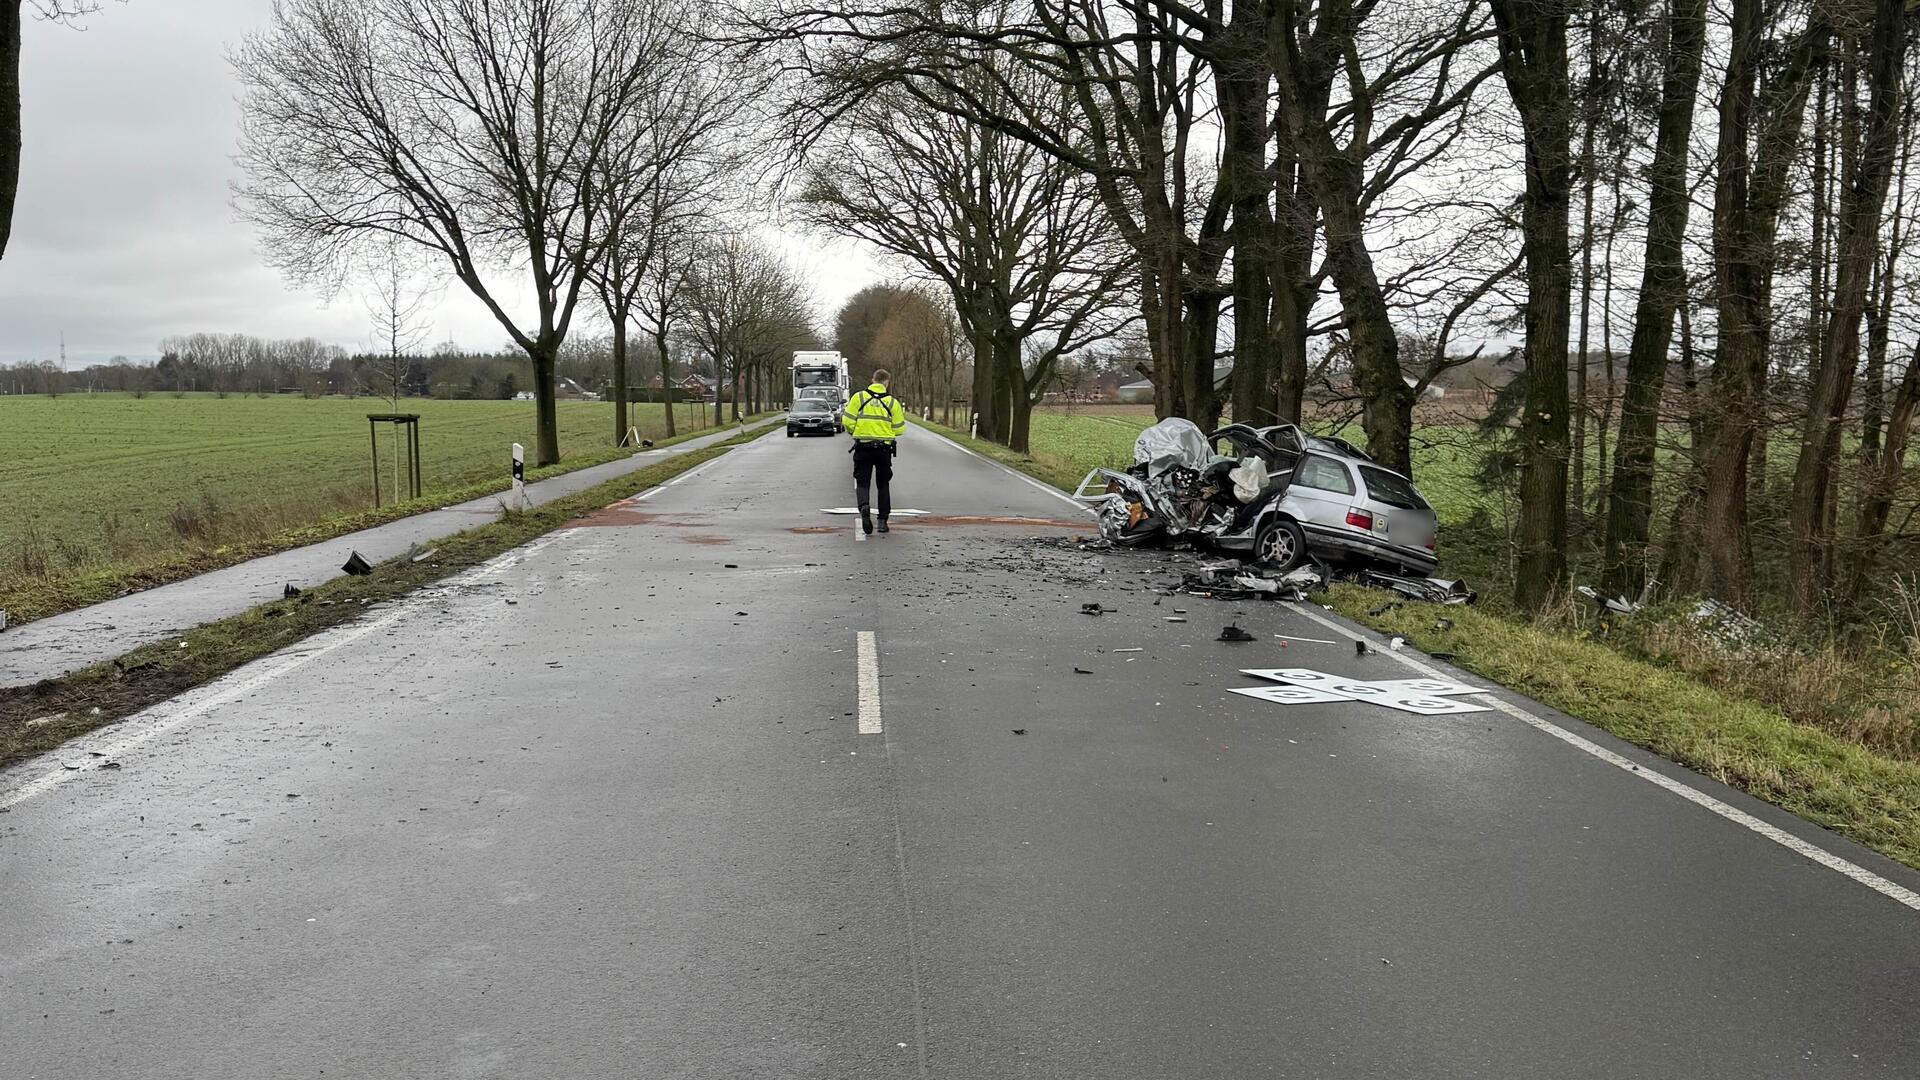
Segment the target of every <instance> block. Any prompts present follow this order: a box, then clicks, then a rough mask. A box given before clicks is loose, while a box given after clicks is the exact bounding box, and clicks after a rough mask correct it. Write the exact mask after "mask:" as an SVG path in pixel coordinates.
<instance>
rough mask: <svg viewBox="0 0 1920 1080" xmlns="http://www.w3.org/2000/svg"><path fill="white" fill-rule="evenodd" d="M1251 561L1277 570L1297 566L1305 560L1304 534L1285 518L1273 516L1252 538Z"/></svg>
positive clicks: (1298, 527) (1305, 542) (1305, 544)
mask: <svg viewBox="0 0 1920 1080" xmlns="http://www.w3.org/2000/svg"><path fill="white" fill-rule="evenodd" d="M1253 561H1254V562H1257V563H1264V564H1266V565H1268V566H1271V567H1273V568H1275V569H1277V570H1291V569H1293V568H1294V567H1296V566H1299V565H1300V564H1301V563H1303V562H1306V561H1307V537H1306V534H1305V533H1303V532H1301V531H1300V526H1298V525H1296V524H1294V523H1293V522H1291V521H1288V520H1287V519H1285V518H1273V519H1272V520H1270V521H1268V522H1267V523H1266V524H1265V525H1262V526H1260V532H1259V534H1258V535H1256V536H1255V537H1254V539H1253Z"/></svg>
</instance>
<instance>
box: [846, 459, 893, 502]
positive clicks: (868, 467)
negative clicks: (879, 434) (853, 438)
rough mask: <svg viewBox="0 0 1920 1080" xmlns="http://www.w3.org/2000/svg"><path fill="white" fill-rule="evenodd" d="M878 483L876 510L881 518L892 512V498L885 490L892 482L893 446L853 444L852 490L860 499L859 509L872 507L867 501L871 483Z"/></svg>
mask: <svg viewBox="0 0 1920 1080" xmlns="http://www.w3.org/2000/svg"><path fill="white" fill-rule="evenodd" d="M876 480H877V481H879V485H880V503H879V506H878V509H879V511H880V516H881V518H883V519H884V518H885V517H886V516H887V515H888V514H889V513H891V512H892V511H893V496H892V493H891V492H889V491H888V490H887V487H888V485H889V484H891V483H892V482H893V444H892V443H885V442H856V443H854V444H853V490H854V492H855V494H856V495H858V496H859V499H860V509H862V510H865V509H866V508H867V507H869V506H871V505H873V504H872V503H870V502H868V501H867V495H868V493H869V489H870V488H871V486H872V482H873V481H876Z"/></svg>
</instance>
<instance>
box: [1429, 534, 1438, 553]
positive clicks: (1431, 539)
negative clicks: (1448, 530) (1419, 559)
mask: <svg viewBox="0 0 1920 1080" xmlns="http://www.w3.org/2000/svg"><path fill="white" fill-rule="evenodd" d="M1438 539H1439V537H1437V536H1429V537H1427V550H1428V551H1439V550H1440V549H1439V548H1437V547H1435V546H1434V543H1435V541H1437V540H1438Z"/></svg>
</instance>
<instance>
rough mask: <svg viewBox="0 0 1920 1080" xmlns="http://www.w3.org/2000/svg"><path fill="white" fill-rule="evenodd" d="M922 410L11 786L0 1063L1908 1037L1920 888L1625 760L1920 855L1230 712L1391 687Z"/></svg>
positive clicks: (1121, 1072) (686, 1070)
mask: <svg viewBox="0 0 1920 1080" xmlns="http://www.w3.org/2000/svg"><path fill="white" fill-rule="evenodd" d="M909 438H910V442H909V444H908V445H907V446H906V447H905V448H904V449H903V451H902V455H901V459H900V464H899V478H898V481H897V483H896V495H895V503H896V505H897V506H901V507H912V508H918V509H924V510H926V511H928V517H926V518H924V519H922V520H920V521H918V522H913V521H906V520H903V521H900V522H899V523H898V525H897V527H896V529H895V531H894V532H893V533H892V534H891V535H888V536H884V537H881V536H876V537H872V538H865V539H863V538H861V537H860V536H859V535H858V534H857V532H856V524H855V522H854V521H853V520H852V519H850V518H846V517H834V516H829V515H825V514H822V513H820V510H821V509H822V508H827V507H835V506H844V505H846V504H847V503H849V502H850V501H851V494H850V487H851V484H850V479H849V477H848V475H847V473H848V464H847V462H848V458H847V455H846V453H845V443H844V442H843V441H840V440H832V441H829V440H824V439H821V440H812V439H806V440H790V439H785V438H781V437H779V436H778V435H776V436H774V437H771V438H767V439H763V440H761V441H759V442H757V443H754V444H752V445H750V446H748V447H745V448H742V449H740V450H736V451H735V452H733V453H732V454H730V455H728V456H726V457H724V458H722V459H720V460H718V461H716V462H713V463H711V464H709V465H706V466H702V467H701V468H700V469H698V470H695V471H694V472H693V473H691V474H688V475H687V476H685V477H683V478H682V479H681V480H680V481H679V482H676V483H673V484H670V485H668V486H666V487H664V488H662V489H660V490H658V491H655V492H652V493H649V494H648V495H647V496H646V497H645V498H644V499H641V500H638V501H635V502H629V503H625V504H621V505H619V506H617V507H614V508H610V509H609V510H607V511H605V512H602V513H600V514H597V515H594V516H593V517H591V518H589V519H587V520H585V521H583V522H582V523H581V524H580V525H579V526H578V527H575V528H570V529H567V530H564V531H562V532H559V533H556V534H553V535H552V536H550V537H547V538H543V539H542V540H540V541H536V542H535V544H533V545H530V546H529V547H528V548H525V549H521V550H520V551H518V552H515V553H513V554H511V555H509V556H506V557H503V558H502V559H501V560H498V561H496V562H495V563H493V564H490V565H489V566H487V567H484V568H481V569H480V570H477V571H474V572H472V573H469V574H467V575H464V576H463V577H461V578H458V579H455V580H454V581H452V582H450V583H448V584H446V585H445V586H444V587H442V588H439V589H435V590H433V591H430V592H428V593H424V594H421V595H420V596H418V597H416V598H414V599H411V600H409V601H407V602H404V603H401V604H397V605H394V606H392V607H391V608H388V609H385V610H376V611H374V612H371V613H370V614H369V615H368V617H367V618H366V619H365V620H364V621H362V622H360V623H357V624H353V625H350V626H346V627H342V628H339V629H336V630H334V631H330V632H329V633H327V634H324V635H321V636H319V637H316V638H314V639H312V640H311V641H309V642H308V643H306V644H305V645H303V646H301V647H300V648H299V649H298V650H294V651H291V652H289V653H283V654H280V655H278V656H276V657H271V658H268V659H266V660H263V661H261V662H260V663H258V664H255V665H252V666H250V667H249V668H247V669H243V670H242V671H240V672H237V673H235V674H234V675H233V676H231V677H230V678H229V679H227V680H223V681H222V682H220V683H216V684H213V685H212V686H209V687H206V688H203V689H202V690H199V691H196V692H194V693H193V694H189V695H187V696H186V697H183V698H181V699H179V700H178V701H175V702H172V703H169V704H168V705H166V706H163V707H160V708H158V709H155V710H153V711H151V712H150V713H148V714H144V715H143V716H141V717H138V718H135V719H133V720H130V721H128V722H127V723H124V724H121V725H118V726H116V727H114V728H112V729H109V730H106V731H103V732H100V733H97V734H96V735H95V736H93V737H91V738H90V739H89V740H87V741H84V742H81V743H77V744H74V745H72V746H70V747H69V748H66V749H64V750H62V751H60V752H57V753H56V754H54V755H52V756H50V757H48V758H43V759H41V760H39V761H36V762H30V763H28V764H26V765H25V766H22V767H19V768H16V769H14V770H12V771H10V772H6V773H0V805H6V806H7V809H6V812H5V813H0V905H3V907H0V1076H4V1077H7V1078H9V1080H12V1078H16V1077H18V1078H62V1080H67V1078H74V1080H79V1078H86V1080H110V1078H123V1077H125V1078H134V1077H194V1078H199V1080H218V1078H234V1080H242V1078H245V1080H257V1078H266V1077H311V1076H322V1075H326V1076H344V1077H423V1078H424V1077H529V1078H547V1077H645V1078H669V1077H671V1078H681V1077H685V1078H696V1077H697V1078H723V1077H724V1078H742V1077H767V1078H775V1077H778V1078H789V1077H808V1078H821V1080H830V1078H831V1080H838V1078H852V1077H951V1078H999V1077H1033V1078H1088V1080H1111V1078H1134V1077H1138V1078H1188V1077H1236V1078H1238V1077H1257V1076H1285V1077H1332V1076H1340V1077H1345V1076H1353V1077H1452V1076H1460V1077H1467V1076H1497V1077H1545V1076H1552V1077H1678V1076H1686V1077H1750V1076H1849V1077H1850V1076H1892V1077H1907V1076H1912V1075H1915V1073H1916V1072H1917V1071H1920V1068H1917V1063H1920V994H1916V992H1915V990H1914V986H1915V985H1916V983H1915V976H1916V973H1920V932H1916V931H1920V912H1916V911H1914V910H1912V909H1911V908H1909V907H1908V906H1905V905H1904V904H1903V903H1902V902H1900V900H1899V899H1898V897H1897V896H1890V895H1888V893H1887V892H1886V891H1885V890H1882V891H1876V890H1875V888H1872V887H1868V886H1867V885H1863V884H1862V883H1860V882H1859V881H1856V880H1852V879H1850V878H1848V877H1846V876H1843V875H1842V874H1841V873H1837V872H1835V870H1834V869H1833V868H1832V867H1830V866H1825V865H1821V864H1819V863H1817V862H1815V861H1813V860H1812V859H1810V858H1808V857H1806V855H1805V854H1803V853H1800V852H1796V851H1794V850H1790V849H1789V848H1788V847H1785V846H1783V844H1782V842H1780V841H1779V839H1778V838H1770V837H1769V836H1767V835H1763V834H1762V833H1761V832H1756V831H1755V829H1754V828H1751V827H1745V826H1743V825H1742V824H1740V823H1739V822H1738V821H1730V820H1728V819H1727V818H1726V817H1724V816H1717V815H1716V814H1715V813H1712V812H1709V810H1708V809H1705V808H1703V807H1702V806H1701V805H1699V804H1697V803H1696V802H1690V801H1687V799H1685V798H1682V797H1680V796H1678V795H1676V794H1675V793H1673V792H1671V791H1668V790H1663V789H1661V788H1659V787H1657V786H1655V785H1654V784H1650V783H1648V782H1646V779H1645V776H1644V775H1643V774H1641V773H1636V772H1635V771H1634V769H1635V766H1637V767H1638V768H1639V769H1641V770H1645V771H1646V772H1647V773H1651V774H1656V775H1660V776H1672V777H1679V778H1680V779H1681V780H1682V781H1683V782H1684V783H1685V784H1686V785H1687V788H1686V790H1689V791H1696V792H1698V793H1700V794H1702V796H1703V797H1704V798H1706V799H1708V800H1709V801H1712V800H1719V801H1720V802H1721V804H1723V805H1725V806H1727V807H1730V808H1733V809H1734V810H1735V812H1736V813H1746V814H1750V815H1752V816H1753V818H1754V819H1757V823H1758V824H1759V825H1760V826H1761V827H1762V828H1773V829H1778V830H1782V831H1781V832H1780V836H1784V837H1786V838H1787V839H1788V840H1790V841H1792V842H1795V843H1807V842H1811V843H1812V844H1814V845H1816V846H1817V847H1816V849H1814V850H1817V851H1819V852H1826V853H1831V854H1830V855H1829V857H1830V858H1834V859H1835V860H1836V861H1839V860H1845V862H1844V864H1843V865H1846V866H1852V867H1855V868H1858V869H1860V870H1861V873H1862V874H1865V875H1867V877H1868V878H1870V879H1871V880H1873V881H1878V882H1880V883H1881V884H1882V885H1884V886H1886V887H1887V888H1888V889H1891V890H1894V891H1896V892H1897V890H1899V889H1901V888H1903V887H1904V888H1909V889H1911V888H1913V887H1914V886H1915V885H1916V884H1920V882H1916V876H1915V875H1913V874H1911V873H1908V872H1907V871H1905V870H1903V869H1901V868H1898V867H1895V866H1892V865H1891V864H1889V863H1887V862H1886V861H1885V860H1881V859H1878V858H1877V857H1875V856H1873V855H1871V854H1870V853H1867V852H1865V851H1863V850H1862V849H1859V848H1857V847H1854V846H1852V845H1850V844H1847V843H1845V842H1844V841H1840V840H1837V839H1835V838H1833V837H1832V836H1830V835H1828V834H1825V833H1823V832H1821V831H1820V830H1817V829H1814V828H1812V827H1810V826H1807V825H1805V824H1803V823H1799V822H1797V821H1795V820H1794V819H1792V818H1789V817H1787V816H1786V815H1783V814H1780V813H1778V812H1775V811H1773V810H1771V809H1769V808H1766V807H1763V806H1760V805H1759V804H1757V803H1754V802H1752V801H1751V800H1747V799H1745V798H1744V797H1741V796H1739V795H1737V794H1735V793H1732V792H1729V791H1727V790H1725V789H1723V788H1720V787H1719V786H1717V785H1714V784H1712V783H1711V782H1710V781H1707V780H1704V779H1701V778H1699V777H1694V776H1692V775H1691V774H1688V773H1685V772H1683V771H1682V770H1679V769H1677V768H1674V767H1673V766H1670V765H1666V764H1664V763H1658V764H1656V763H1655V761H1654V759H1652V758H1649V757H1648V756H1646V755H1643V754H1640V753H1638V752H1637V751H1634V750H1632V749H1631V748H1627V747H1624V746H1623V745H1622V744H1619V743H1617V742H1615V741H1613V740H1611V739H1608V738H1607V737H1606V736H1604V735H1601V734H1599V733H1597V732H1594V731H1592V730H1591V729H1588V728H1585V727H1583V726H1581V725H1578V724H1577V723H1575V722H1573V721H1571V720H1567V719H1566V718H1564V717H1559V716H1557V715H1556V714H1553V713H1551V712H1550V711H1548V710H1544V709H1541V708H1539V707H1537V706H1534V705H1531V704H1530V703H1526V702H1524V701H1523V700H1522V699H1520V698H1517V697H1514V696H1512V695H1501V699H1502V700H1505V701H1507V702H1509V703H1516V704H1518V705H1521V706H1523V707H1524V708H1525V709H1526V711H1527V714H1528V715H1531V716H1537V717H1539V718H1541V722H1543V723H1545V724H1547V725H1548V726H1550V727H1552V726H1556V725H1557V727H1556V730H1564V731H1566V732H1570V733H1574V734H1575V735H1576V736H1584V737H1585V738H1586V739H1590V740H1592V742H1593V744H1595V745H1596V748H1598V749H1601V750H1602V751H1603V752H1613V753H1617V754H1619V755H1622V757H1623V758H1624V759H1625V760H1624V762H1623V764H1625V765H1626V767H1625V768H1622V767H1619V766H1617V765H1615V764H1611V763H1609V762H1607V761H1605V760H1602V759H1601V758H1600V757H1597V756H1595V754H1594V753H1592V752H1585V751H1582V750H1581V749H1579V748H1577V747H1575V746H1572V745H1570V744H1569V743H1568V742H1566V741H1565V740H1563V739H1560V738H1555V737H1551V736H1550V734H1548V733H1546V732H1545V731H1544V730H1543V729H1542V728H1540V727H1536V726H1529V724H1528V723H1526V722H1522V721H1521V720H1519V719H1516V718H1515V717H1514V716H1511V715H1508V714H1506V713H1503V712H1484V713H1474V714H1468V715H1460V716H1437V717H1422V716H1416V715H1412V714H1407V713H1399V712H1393V711H1389V710H1386V709H1383V708H1381V707H1379V706H1376V705H1372V704H1366V703H1345V702H1338V703H1332V704H1320V705H1292V706H1282V705H1275V704H1270V703H1266V702H1260V701H1253V700H1249V699H1245V698H1240V697H1236V696H1234V695H1231V694H1228V693H1226V690H1227V689H1228V688H1230V687H1235V686H1247V685H1253V684H1254V683H1255V682H1256V680H1253V679H1249V678H1247V677H1246V676H1242V675H1239V674H1237V673H1236V672H1237V669H1239V668H1243V667H1280V666H1293V665H1298V666H1303V667H1313V668H1317V669H1320V670H1324V671H1328V672H1332V673H1335V674H1339V675H1343V676H1354V677H1360V678H1367V679H1394V678H1407V677H1411V676H1414V675H1416V674H1419V673H1418V672H1417V671H1414V670H1410V669H1408V668H1407V667H1405V666H1404V665H1403V664H1401V663H1400V662H1399V661H1398V660H1397V659H1396V658H1395V657H1394V656H1392V655H1384V654H1377V653H1376V654H1374V655H1369V656H1364V657H1361V656H1356V655H1355V653H1354V650H1353V648H1352V645H1351V641H1349V640H1347V638H1346V637H1345V634H1344V631H1343V629H1342V628H1341V627H1340V626H1338V625H1332V624H1328V623H1327V622H1325V621H1324V620H1325V619H1326V616H1325V613H1323V612H1319V611H1317V610H1314V611H1301V610H1296V609H1293V608H1290V607H1288V606H1285V605H1275V604H1257V603H1256V604H1241V605H1235V604H1222V603H1215V602H1212V601H1208V600H1203V599H1197V598H1185V597H1182V598H1166V599H1162V598H1161V597H1158V596H1157V595H1155V594H1154V593H1153V592H1152V591H1150V589H1149V584H1150V583H1152V582H1154V581H1156V580H1160V577H1159V576H1158V575H1159V573H1160V571H1162V570H1164V567H1165V565H1166V561H1165V557H1164V556H1159V555H1146V554H1115V555H1107V556H1090V555H1088V554H1086V553H1083V552H1079V551H1076V550H1073V549H1072V548H1071V546H1070V545H1067V544H1063V543H1060V540H1061V539H1062V538H1064V537H1066V536H1069V535H1071V534H1072V533H1073V532H1075V531H1083V532H1084V531H1086V527H1085V526H1084V525H1075V524H1074V522H1076V521H1079V522H1084V521H1085V520H1086V519H1085V517H1084V515H1081V514H1078V512H1077V511H1076V510H1075V508H1074V507H1072V506H1070V505H1068V504H1067V503H1066V502H1063V501H1062V500H1061V499H1059V498H1057V497H1055V496H1053V495H1050V494H1047V493H1045V492H1043V491H1041V490H1038V489H1037V488H1036V487H1035V486H1034V485H1032V484H1030V483H1028V482H1026V481H1024V480H1023V479H1021V478H1018V477H1015V476H1012V475H1010V474H1008V473H1006V472H1004V471H1001V470H998V469H997V468H996V467H993V466H990V465H988V464H986V463H984V462H981V461H979V460H977V459H974V458H972V457H969V456H966V455H964V454H963V453H962V452H960V451H959V450H957V449H955V448H952V447H951V446H950V445H948V444H943V443H940V442H937V441H935V440H933V439H931V438H930V437H928V436H926V435H925V433H923V432H919V431H916V432H914V433H912V435H910V437H909ZM1036 538H1042V539H1041V540H1040V541H1039V542H1037V541H1036ZM1156 600H1159V601H1160V603H1159V604H1157V605H1156V604H1155V601H1156ZM1096 601H1097V602H1100V603H1101V604H1102V605H1103V606H1104V607H1106V608H1108V609H1110V610H1109V611H1108V613H1107V614H1103V615H1101V616H1098V617H1088V616H1084V615H1082V614H1080V610H1079V609H1080V607H1081V605H1082V604H1083V603H1088V602H1096ZM1176 604H1177V605H1178V606H1179V607H1181V608H1184V609H1186V611H1187V615H1186V616H1185V617H1186V618H1187V619H1188V621H1187V622H1184V623H1177V622H1170V621H1167V620H1168V619H1169V618H1173V617H1176V616H1174V615H1173V611H1172V609H1173V607H1174V606H1175V605H1176ZM1234 620H1237V621H1238V623H1239V625H1241V626H1243V627H1247V628H1249V629H1251V630H1253V631H1254V632H1255V633H1257V634H1258V635H1259V641H1257V642H1255V643H1252V644H1245V645H1232V644H1224V643H1219V642H1216V641H1214V640H1213V639H1214V637H1215V635H1216V634H1217V633H1218V632H1219V629H1220V627H1221V626H1222V625H1224V624H1225V623H1227V622H1229V621H1234ZM865 634H870V635H871V637H870V638H866V639H865V640H866V641H867V642H868V643H869V644H868V647H867V648H865V649H863V647H862V640H863V638H862V635H865ZM1275 634H1287V635H1291V636H1292V638H1293V640H1292V641H1290V642H1289V643H1288V644H1287V645H1286V646H1284V647H1282V646H1281V645H1280V643H1279V641H1278V640H1277V639H1276V638H1274V637H1273V636H1272V635H1275ZM1308 639H1317V640H1308ZM1120 650H1138V651H1120ZM1076 668H1079V669H1081V670H1083V671H1086V672H1089V674H1079V673H1076V671H1075V669H1076ZM1450 674H1457V673H1450ZM1469 681H1474V680H1469ZM863 724H864V725H865V726H868V727H869V730H870V732H871V733H868V734H862V733H861V728H862V726H863ZM874 728H877V730H872V729H874ZM1016 731H1017V732H1020V733H1018V734H1016ZM93 753H99V754H102V755H104V756H101V757H95V756H92V754H93ZM105 762H112V763H114V764H116V765H118V766H119V768H117V769H104V768H101V767H100V765H101V764H102V763H105ZM66 765H76V766H78V768H75V769H67V768H65V767H64V766H66ZM1874 875H1878V876H1877V877H1875V876H1874Z"/></svg>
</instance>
